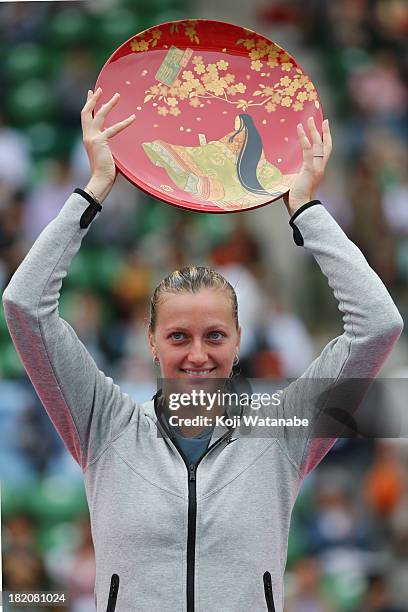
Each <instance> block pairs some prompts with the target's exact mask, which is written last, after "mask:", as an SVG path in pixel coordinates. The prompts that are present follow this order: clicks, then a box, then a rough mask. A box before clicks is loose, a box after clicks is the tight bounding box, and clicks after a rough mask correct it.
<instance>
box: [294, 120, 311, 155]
mask: <svg viewBox="0 0 408 612" xmlns="http://www.w3.org/2000/svg"><path fill="white" fill-rule="evenodd" d="M297 133H298V137H299V142H300V145H301V147H302V151H303V161H304V162H306V163H311V162H312V161H313V149H312V145H311V143H310V140H309V139H308V137H307V135H306V132H305V128H304V127H303V125H302V124H301V123H299V124H298V126H297Z"/></svg>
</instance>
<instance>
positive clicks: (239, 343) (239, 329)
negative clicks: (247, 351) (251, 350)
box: [237, 327, 241, 351]
mask: <svg viewBox="0 0 408 612" xmlns="http://www.w3.org/2000/svg"><path fill="white" fill-rule="evenodd" d="M237 333H238V341H237V351H239V347H240V346H241V328H240V327H238V329H237Z"/></svg>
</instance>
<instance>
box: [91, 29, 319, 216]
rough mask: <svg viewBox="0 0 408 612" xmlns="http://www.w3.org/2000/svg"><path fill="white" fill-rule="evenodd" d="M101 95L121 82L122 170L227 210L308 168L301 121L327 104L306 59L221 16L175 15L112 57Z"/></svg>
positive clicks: (135, 179)
mask: <svg viewBox="0 0 408 612" xmlns="http://www.w3.org/2000/svg"><path fill="white" fill-rule="evenodd" d="M99 86H100V87H102V90H103V93H102V96H101V99H100V101H99V105H101V104H103V103H104V102H106V101H107V100H109V99H110V98H111V97H112V96H113V94H114V93H115V92H116V91H118V92H119V93H120V94H121V97H120V101H119V102H118V104H117V105H116V106H115V108H114V109H113V110H112V111H111V113H110V114H109V117H108V119H107V122H106V125H107V126H108V125H111V124H113V123H116V122H117V121H120V120H122V119H124V118H125V117H127V116H128V115H130V114H132V113H135V114H136V119H135V121H134V122H133V124H132V125H131V126H130V127H129V128H127V129H126V130H124V131H123V132H121V133H120V134H118V135H116V136H115V137H114V138H113V139H112V140H111V148H112V154H113V157H114V159H115V163H116V165H117V168H118V170H119V171H120V172H121V173H122V174H123V175H124V176H125V177H126V178H127V179H128V180H129V181H131V182H132V183H133V184H134V185H136V186H137V187H139V188H140V189H142V190H143V191H146V192H147V193H149V194H151V195H152V196H154V197H155V198H158V199H160V200H163V201H164V202H168V203H169V204H173V205H175V206H180V207H182V208H188V209H190V210H197V211H202V212H212V213H222V212H236V211H240V210H246V209H248V208H255V207H258V206H262V205H264V204H268V203H270V202H273V201H275V200H277V199H279V198H280V197H281V196H282V195H283V194H284V193H286V192H287V191H288V190H289V188H290V185H291V182H292V181H293V178H294V176H295V175H296V173H297V172H298V171H299V170H300V167H301V162H302V153H301V150H300V146H299V142H298V137H297V132H296V125H297V124H298V123H299V122H303V123H304V124H305V123H306V119H307V117H309V116H313V117H314V118H315V121H316V125H317V126H318V128H321V124H322V120H323V113H322V108H321V103H320V100H319V96H318V94H317V91H316V88H315V86H314V85H313V83H312V82H311V81H310V79H309V77H308V76H307V75H306V74H305V72H304V71H303V70H302V68H301V67H300V66H299V65H298V63H297V62H296V60H295V59H294V58H293V57H292V56H291V55H289V53H287V52H286V51H285V50H284V49H282V47H279V46H278V45H277V44H275V43H274V42H272V41H270V40H268V39H267V38H265V37H264V36H261V35H259V34H257V33H256V32H253V31H252V30H248V29H246V28H242V27H240V26H236V25H231V24H229V23H224V22H220V21H210V20H201V19H196V20H189V21H173V22H169V23H164V24H162V25H158V26H156V27H154V28H150V29H148V30H145V31H144V32H141V33H140V34H137V35H136V36H134V37H133V38H131V39H130V40H128V41H127V42H125V43H124V44H123V45H122V46H121V47H119V49H117V51H115V53H114V54H113V55H112V56H111V57H110V58H109V60H108V61H107V62H106V64H105V65H104V67H103V68H102V70H101V73H100V75H99V77H98V80H97V83H96V87H99Z"/></svg>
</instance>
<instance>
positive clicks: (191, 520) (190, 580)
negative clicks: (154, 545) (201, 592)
mask: <svg viewBox="0 0 408 612" xmlns="http://www.w3.org/2000/svg"><path fill="white" fill-rule="evenodd" d="M231 435H232V430H230V431H228V432H227V433H226V434H224V435H223V436H222V437H221V438H219V439H218V440H217V441H216V442H214V444H213V445H212V446H210V447H209V448H207V450H206V451H205V453H204V454H203V455H201V457H200V459H199V460H198V461H197V463H190V464H188V463H187V461H186V458H185V456H184V455H183V453H181V452H180V450H179V449H178V448H177V447H176V448H177V450H178V452H179V453H180V455H181V456H182V458H183V460H184V463H185V464H186V467H187V471H188V526H187V612H194V603H195V601H194V600H195V592H194V589H195V585H194V579H195V575H194V574H195V545H196V523H197V482H196V472H197V467H198V465H199V463H200V462H201V461H202V460H203V459H204V457H205V456H206V455H207V454H208V453H209V452H210V451H211V450H212V449H213V448H215V447H216V446H218V445H219V444H221V442H223V441H224V440H226V439H227V438H228V437H229V436H231Z"/></svg>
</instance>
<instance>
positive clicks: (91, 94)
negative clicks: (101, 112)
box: [82, 87, 102, 112]
mask: <svg viewBox="0 0 408 612" xmlns="http://www.w3.org/2000/svg"><path fill="white" fill-rule="evenodd" d="M101 93H102V89H101V88H100V87H98V89H96V90H95V91H92V89H90V90H89V91H88V96H87V98H86V102H85V106H84V107H83V109H82V110H83V111H86V112H92V111H93V109H94V108H95V104H96V103H97V101H98V99H99V97H100V95H101Z"/></svg>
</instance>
